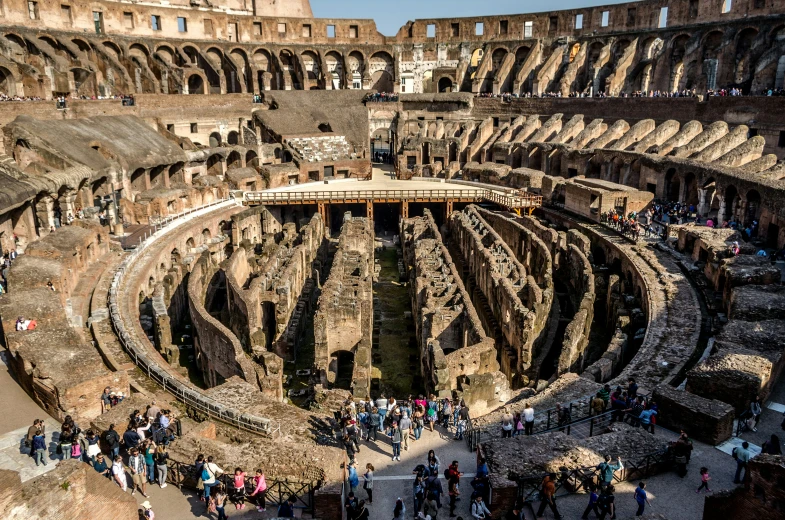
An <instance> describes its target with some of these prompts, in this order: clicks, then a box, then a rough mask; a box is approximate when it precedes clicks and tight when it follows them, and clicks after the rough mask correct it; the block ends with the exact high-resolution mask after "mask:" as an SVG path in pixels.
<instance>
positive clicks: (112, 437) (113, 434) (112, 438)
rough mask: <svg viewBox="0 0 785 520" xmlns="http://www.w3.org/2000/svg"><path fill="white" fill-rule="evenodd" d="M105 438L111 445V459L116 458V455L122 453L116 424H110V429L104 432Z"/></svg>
mask: <svg viewBox="0 0 785 520" xmlns="http://www.w3.org/2000/svg"><path fill="white" fill-rule="evenodd" d="M134 433H136V432H134ZM137 436H138V435H137ZM104 440H105V441H106V444H107V445H108V446H109V452H110V453H111V457H110V458H109V460H114V459H115V457H117V456H118V455H120V434H119V433H117V431H116V430H115V429H114V424H110V425H109V429H108V430H107V431H106V433H104Z"/></svg>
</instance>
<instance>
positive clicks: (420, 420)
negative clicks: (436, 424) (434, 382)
mask: <svg viewBox="0 0 785 520" xmlns="http://www.w3.org/2000/svg"><path fill="white" fill-rule="evenodd" d="M412 427H413V433H414V440H415V441H419V440H420V436H421V435H422V429H423V428H424V427H425V407H424V406H423V405H421V404H418V405H417V406H416V408H415V410H414V414H413V415H412Z"/></svg>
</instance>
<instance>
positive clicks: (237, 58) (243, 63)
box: [229, 47, 253, 92]
mask: <svg viewBox="0 0 785 520" xmlns="http://www.w3.org/2000/svg"><path fill="white" fill-rule="evenodd" d="M229 56H230V57H231V58H232V62H233V65H234V66H235V68H236V69H237V75H238V76H239V78H240V79H239V81H241V82H242V83H243V84H244V85H245V90H246V92H252V91H253V83H252V81H251V76H252V74H251V62H250V60H249V59H248V53H246V52H245V49H243V48H242V47H234V48H232V49H230V50H229Z"/></svg>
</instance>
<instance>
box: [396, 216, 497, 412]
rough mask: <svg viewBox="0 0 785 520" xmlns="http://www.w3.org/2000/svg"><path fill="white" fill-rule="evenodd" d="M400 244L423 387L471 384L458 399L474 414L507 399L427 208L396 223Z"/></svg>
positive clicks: (450, 389)
mask: <svg viewBox="0 0 785 520" xmlns="http://www.w3.org/2000/svg"><path fill="white" fill-rule="evenodd" d="M401 245H402V248H403V254H404V260H405V262H406V265H407V266H408V267H409V269H410V274H409V283H410V292H411V297H412V311H413V312H414V314H415V327H416V333H417V338H418V342H419V344H420V359H421V362H422V374H423V379H424V380H425V381H426V382H427V383H426V384H427V386H428V389H429V390H430V391H432V392H433V393H434V394H436V395H438V396H439V397H450V396H451V395H452V394H457V395H461V393H462V392H463V391H464V389H469V388H471V391H469V392H467V393H466V394H465V395H463V398H464V401H465V402H466V403H467V404H468V405H469V407H470V408H471V409H472V414H473V415H474V416H479V415H482V414H483V413H486V412H487V411H489V410H492V409H494V408H496V407H497V406H498V405H499V403H500V402H503V401H505V400H506V399H507V398H508V397H509V391H508V388H509V387H508V380H507V378H506V377H505V376H504V374H502V373H501V372H499V364H498V362H497V360H496V356H497V353H496V347H495V345H494V341H493V339H492V338H489V337H487V336H486V334H485V331H484V330H483V327H482V323H481V321H480V318H479V316H478V315H477V311H476V310H475V308H474V306H473V305H472V303H471V299H470V297H469V294H468V293H467V292H466V289H465V287H464V285H463V282H462V281H461V279H460V276H459V275H458V272H457V270H456V268H455V264H454V263H453V261H452V258H451V256H450V253H449V252H448V251H447V248H446V247H445V246H444V243H443V242H442V239H441V235H440V233H439V230H438V229H437V227H436V224H435V222H434V220H433V217H432V216H431V214H430V212H428V211H427V210H426V212H425V216H424V217H416V218H410V219H404V220H403V221H402V224H401ZM495 374H498V376H497V375H495ZM487 375H491V376H492V377H487ZM499 376H501V377H499ZM483 383H484V384H483ZM483 388H484V389H485V391H483V390H482V389H483Z"/></svg>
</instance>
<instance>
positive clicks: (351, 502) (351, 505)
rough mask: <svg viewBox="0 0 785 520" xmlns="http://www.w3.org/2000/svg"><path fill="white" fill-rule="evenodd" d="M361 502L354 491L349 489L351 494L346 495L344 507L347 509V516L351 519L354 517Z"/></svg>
mask: <svg viewBox="0 0 785 520" xmlns="http://www.w3.org/2000/svg"><path fill="white" fill-rule="evenodd" d="M359 505H360V504H359V502H358V500H357V497H356V496H354V492H353V491H349V494H348V495H346V500H345V501H344V504H343V508H344V509H345V510H346V517H347V518H349V520H351V519H353V518H354V515H355V513H356V512H357V507H358V506H359Z"/></svg>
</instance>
